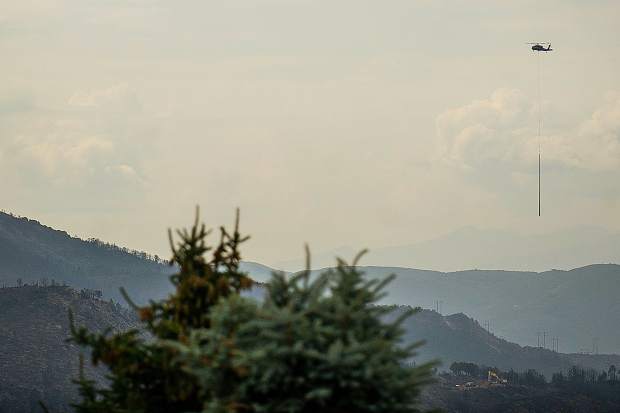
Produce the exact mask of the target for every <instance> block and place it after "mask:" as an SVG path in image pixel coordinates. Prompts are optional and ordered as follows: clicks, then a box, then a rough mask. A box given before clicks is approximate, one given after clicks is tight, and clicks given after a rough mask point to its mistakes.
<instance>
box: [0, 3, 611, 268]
mask: <svg viewBox="0 0 620 413" xmlns="http://www.w3.org/2000/svg"><path fill="white" fill-rule="evenodd" d="M618 15H620V4H619V3H617V2H613V1H597V2H588V3H581V2H560V1H552V2H547V3H545V4H539V3H538V2H533V1H523V2H518V3H511V4H506V3H503V2H502V3H497V2H491V1H476V2H460V1H457V2H447V1H436V2H429V1H418V2H408V1H401V0H399V1H395V2H393V3H390V4H389V5H386V4H379V3H373V2H367V1H362V2H353V1H342V2H336V3H334V2H330V3H327V2H310V1H305V0H292V1H282V0H263V1H260V2H255V1H227V2H186V3H183V4H180V3H167V2H164V1H152V2H147V1H141V0H136V1H131V2H127V3H123V2H105V3H96V2H75V1H69V0H45V1H42V2H36V3H35V2H19V3H14V2H12V3H11V4H7V6H6V7H4V8H3V10H2V11H0V52H2V54H3V55H4V56H11V59H10V61H7V62H6V63H5V64H4V65H3V66H2V68H0V74H1V75H2V78H3V82H2V84H1V85H0V174H2V176H3V184H4V185H3V191H2V195H0V208H2V209H5V210H8V211H11V212H14V213H16V214H19V215H24V216H28V217H30V218H35V219H37V220H40V221H41V222H42V223H44V224H46V225H50V226H53V227H56V228H59V229H63V230H66V231H68V232H70V233H72V234H76V235H78V236H81V237H84V238H87V237H97V238H101V239H104V240H108V241H111V242H115V243H117V244H119V245H124V246H128V247H130V248H136V249H140V250H146V251H149V252H152V253H156V254H159V255H161V256H167V255H168V246H167V238H166V232H165V231H166V229H167V228H169V227H172V228H176V227H184V226H187V225H189V224H190V223H191V222H192V218H193V213H194V206H195V205H197V204H198V205H200V206H201V208H202V218H203V220H204V221H205V222H206V223H207V224H208V225H209V226H213V227H216V226H218V225H221V224H226V225H229V224H231V223H232V221H233V218H234V209H235V208H236V207H240V208H241V214H242V217H241V223H242V227H241V228H242V230H243V231H244V232H245V233H249V234H250V235H252V237H253V239H252V240H251V241H250V242H249V243H248V244H247V247H246V249H245V251H244V258H245V259H247V260H250V261H256V262H260V263H264V264H267V265H275V264H277V263H281V262H284V261H287V260H291V259H295V258H296V257H299V256H300V253H301V252H302V251H303V245H304V243H306V242H307V243H309V244H310V246H311V248H312V249H313V250H314V251H320V252H323V251H325V252H330V251H334V250H338V248H340V247H341V246H346V247H348V248H351V249H354V250H358V249H361V248H364V247H370V248H371V250H376V249H381V247H392V246H401V245H413V244H418V243H421V242H425V241H428V240H432V239H437V238H441V237H443V236H444V235H445V234H451V233H453V232H455V231H457V230H459V229H460V228H463V227H472V228H477V229H479V230H481V231H504V232H508V233H513V234H519V235H520V236H523V237H531V236H534V235H535V234H553V233H562V232H565V231H570V230H571V229H574V228H583V227H600V228H604V229H606V230H608V231H609V232H610V233H614V234H617V233H618V232H620V219H618V211H620V185H618V182H620V79H619V78H618V75H617V73H619V72H620V42H619V41H618V39H619V38H620V29H619V28H618V25H617V16H618ZM529 41H550V42H551V43H552V45H553V48H554V49H555V50H554V52H552V53H550V54H547V55H543V56H540V57H541V59H542V66H541V67H542V72H541V76H542V99H543V138H542V148H543V149H542V151H543V192H542V193H543V198H542V214H543V216H542V217H541V218H539V217H538V216H537V198H536V197H537V187H536V180H537V177H536V173H537V164H536V161H537V154H536V150H537V140H536V136H535V135H536V116H537V115H536V87H535V81H536V61H535V57H536V56H535V55H534V53H532V52H531V50H530V49H529V47H528V46H527V45H525V43H526V42H529ZM574 241H575V242H578V238H575V240H574ZM592 248H594V247H592ZM451 253H453V254H456V253H457V251H446V254H451ZM585 253H589V254H591V256H595V255H596V253H597V251H595V250H594V249H593V250H592V251H585ZM573 254H574V252H570V251H568V250H566V251H565V252H564V253H561V252H558V253H557V256H554V260H556V261H557V262H566V263H567V262H571V259H572V255H573ZM371 257H372V254H371V255H370V256H369V257H368V258H367V263H368V262H372V259H371ZM463 269H465V268H463Z"/></svg>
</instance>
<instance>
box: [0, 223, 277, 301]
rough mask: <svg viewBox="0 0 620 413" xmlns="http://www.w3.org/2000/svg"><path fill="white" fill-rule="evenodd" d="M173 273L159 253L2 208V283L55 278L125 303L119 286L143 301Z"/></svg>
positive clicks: (248, 266) (157, 293)
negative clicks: (85, 236) (85, 235)
mask: <svg viewBox="0 0 620 413" xmlns="http://www.w3.org/2000/svg"><path fill="white" fill-rule="evenodd" d="M162 236H165V235H164V234H163V232H162ZM167 258H168V257H166V259H167ZM243 268H244V269H245V270H247V271H249V272H256V273H257V274H258V275H264V274H267V273H269V272H270V269H269V268H267V267H265V266H262V265H260V264H254V263H243ZM172 272H174V269H173V268H171V267H170V266H169V265H168V264H167V261H166V260H164V259H162V258H160V257H158V256H153V255H151V254H148V253H145V252H141V251H133V250H129V249H127V248H123V247H119V246H116V245H114V244H110V243H106V242H104V241H101V240H98V239H88V240H82V239H80V238H76V237H72V236H70V235H69V234H67V233H66V232H64V231H60V230H56V229H53V228H50V227H48V226H45V225H42V224H41V223H39V222H38V221H35V220H30V219H28V218H23V217H16V216H13V215H10V214H7V213H3V212H0V285H5V286H16V285H18V284H19V283H22V284H23V283H28V282H32V281H39V282H45V283H51V282H52V280H54V281H55V282H57V283H59V284H63V283H65V284H68V285H71V286H73V287H76V288H89V289H95V290H101V291H102V293H103V297H106V298H113V299H114V300H115V301H121V302H124V299H123V298H122V296H121V294H120V293H119V288H120V287H124V288H125V289H126V290H127V291H128V292H129V294H130V295H131V297H132V299H133V300H134V301H136V302H138V303H144V302H146V301H147V300H149V299H151V298H161V297H163V296H164V295H166V294H167V293H169V292H170V291H171V287H170V281H169V279H168V276H169V275H170V274H171V273H172Z"/></svg>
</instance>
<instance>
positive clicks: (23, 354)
mask: <svg viewBox="0 0 620 413" xmlns="http://www.w3.org/2000/svg"><path fill="white" fill-rule="evenodd" d="M69 309H71V310H72V311H73V313H74V315H75V322H76V324H78V325H81V326H86V327H88V328H89V329H90V330H91V331H103V330H105V329H106V328H108V327H111V328H112V329H113V330H116V331H122V330H126V329H130V328H138V329H140V328H141V325H140V323H139V321H138V320H137V317H136V316H135V314H134V312H133V311H132V310H128V309H126V308H124V307H123V306H121V305H119V304H118V303H115V302H110V301H106V300H102V299H100V298H99V297H98V296H97V293H96V292H95V291H93V290H80V291H78V290H75V289H73V288H71V287H68V286H58V285H47V286H41V284H39V285H37V283H35V284H34V285H22V286H20V287H4V288H0V333H1V334H0V412H11V413H30V412H40V411H41V409H40V406H39V404H38V403H39V401H43V402H44V403H45V405H46V406H47V407H48V408H49V409H50V411H68V406H69V404H70V403H71V402H74V401H75V400H76V398H77V391H76V387H75V385H74V384H73V383H72V379H75V378H76V377H77V375H78V360H79V354H80V352H81V349H80V348H78V347H76V346H75V345H73V344H71V343H69V342H67V341H66V340H67V338H68V337H69V335H70V331H69V320H68V310H69ZM392 309H393V312H392V313H391V314H390V317H397V316H398V315H399V314H400V313H401V312H402V311H405V310H408V308H407V307H405V306H394V307H393V308H392ZM404 328H405V329H406V340H407V342H416V341H419V340H422V339H424V340H426V344H425V345H424V346H422V347H421V348H420V349H419V354H418V356H417V357H416V358H415V359H414V360H412V362H417V363H419V362H422V361H427V360H435V359H439V360H441V361H442V365H443V367H442V368H443V369H447V368H448V367H449V365H450V364H451V363H452V362H453V361H463V360H467V361H470V362H475V363H477V364H481V365H487V366H496V367H499V368H500V369H503V370H508V369H514V370H517V371H524V370H527V369H528V368H535V369H538V370H539V371H541V372H544V373H545V374H547V375H550V374H551V373H553V372H556V371H560V370H564V371H566V370H567V369H568V368H569V367H570V366H571V365H573V364H578V365H581V366H583V367H587V368H589V367H591V368H596V369H597V370H603V369H605V370H606V369H607V368H608V367H609V365H610V364H615V365H620V356H617V355H616V356H609V355H607V356H603V355H599V356H592V355H579V354H559V353H555V352H552V351H550V350H545V349H540V348H531V347H522V346H519V345H517V344H514V343H510V342H507V341H506V340H502V339H499V338H497V337H495V336H493V335H492V334H489V333H488V332H487V331H486V330H485V329H483V328H482V327H481V326H480V325H479V323H478V322H476V321H475V320H473V319H471V318H469V317H467V316H465V315H464V314H454V315H450V316H441V315H440V314H438V313H436V312H434V311H430V310H424V311H421V312H419V313H418V314H416V315H414V316H412V317H411V318H409V319H408V320H407V321H406V322H405V324H404ZM85 356H86V357H85V360H86V367H87V368H86V372H85V373H86V375H87V377H88V378H92V379H95V380H98V381H100V382H103V381H104V380H105V379H104V373H105V372H104V371H103V370H101V369H94V368H91V367H90V366H89V364H88V360H89V357H88V355H87V354H85ZM444 396H445V395H442V394H435V395H433V396H432V400H431V405H434V402H433V400H436V399H438V398H442V397H444Z"/></svg>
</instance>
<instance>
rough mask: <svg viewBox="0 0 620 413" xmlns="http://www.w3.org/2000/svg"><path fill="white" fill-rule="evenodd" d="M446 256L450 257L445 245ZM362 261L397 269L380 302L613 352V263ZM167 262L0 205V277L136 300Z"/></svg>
mask: <svg viewBox="0 0 620 413" xmlns="http://www.w3.org/2000/svg"><path fill="white" fill-rule="evenodd" d="M610 242H611V241H610ZM611 245H612V246H613V243H612V244H611ZM483 247H484V245H482V246H479V247H477V248H483ZM472 248H473V247H472ZM489 254H490V255H492V251H489ZM371 256H372V254H371V255H370V256H369V257H365V258H364V260H368V259H370V257H371ZM445 256H446V259H447V260H448V259H449V258H450V257H449V256H450V254H448V253H446V254H445ZM524 259H527V258H524ZM243 269H244V270H245V271H248V272H249V273H250V275H251V276H252V277H253V278H255V279H257V280H259V281H264V280H265V279H267V278H268V276H269V274H270V272H271V269H270V268H269V267H266V266H263V265H260V264H256V263H249V262H244V263H243ZM363 270H364V271H365V272H366V273H367V275H368V276H369V277H372V278H383V277H385V276H387V275H389V274H391V273H395V274H397V275H398V277H397V278H396V280H395V281H394V282H393V283H391V284H390V285H389V286H388V288H387V289H388V292H389V294H388V296H387V298H386V299H385V300H384V303H385V304H399V305H410V306H414V307H415V306H420V307H424V308H435V307H441V308H437V309H439V310H441V312H442V313H464V314H467V315H468V316H470V317H473V318H474V319H476V320H478V321H479V323H480V324H482V325H488V326H489V327H490V330H491V331H492V332H493V333H494V334H495V335H497V336H499V337H504V338H505V339H506V340H509V341H513V342H517V343H520V344H522V345H530V346H533V347H536V346H538V345H539V344H540V345H541V346H543V344H544V345H545V346H546V347H549V348H551V343H552V339H553V340H555V338H556V337H557V338H558V343H559V349H560V350H561V351H565V352H587V351H594V352H596V350H597V349H598V352H600V353H620V328H618V327H617V326H619V325H620V300H618V297H619V296H620V266H618V265H614V264H605V265H590V266H585V267H581V268H576V269H573V270H570V271H560V270H552V271H546V272H542V273H536V272H523V271H496V270H487V271H484V270H470V271H459V272H449V273H443V272H436V271H425V270H415V269H409V268H399V267H370V266H368V267H363ZM173 271H174V268H172V267H170V266H169V265H167V264H166V263H165V262H164V261H162V260H161V259H159V258H158V257H153V256H150V255H149V254H146V253H143V252H136V251H128V250H126V249H124V248H121V247H117V246H114V245H110V244H107V243H105V242H102V241H99V240H81V239H79V238H75V237H71V236H69V235H68V234H67V233H66V232H63V231H59V230H55V229H52V228H49V227H47V226H44V225H42V224H40V223H39V222H37V221H33V220H29V219H27V218H20V217H15V216H11V215H9V214H5V213H0V285H5V286H15V285H17V283H18V281H19V280H21V282H22V283H26V282H29V281H30V282H32V281H37V280H41V279H45V280H47V281H48V282H51V280H52V279H53V280H55V282H57V283H59V284H62V283H65V284H68V285H70V286H73V287H75V288H89V289H94V290H101V291H102V294H103V298H106V299H107V298H113V299H114V300H115V301H120V302H124V301H123V299H122V297H121V295H120V293H119V291H118V289H119V288H120V287H125V288H126V289H127V291H128V292H129V294H130V296H131V297H132V298H133V299H134V301H136V302H138V303H143V302H146V301H147V300H148V299H151V298H154V299H157V298H161V297H163V296H165V295H166V294H168V292H170V291H171V285H170V282H169V280H168V276H169V274H171V273H172V272H173ZM255 294H260V291H259V290H257V291H255ZM436 302H438V304H439V305H437V304H436ZM487 323H488V324H487ZM539 337H540V342H539Z"/></svg>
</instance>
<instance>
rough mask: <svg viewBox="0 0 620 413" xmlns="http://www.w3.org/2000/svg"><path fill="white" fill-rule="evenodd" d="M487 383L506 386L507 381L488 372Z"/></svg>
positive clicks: (490, 371)
mask: <svg viewBox="0 0 620 413" xmlns="http://www.w3.org/2000/svg"><path fill="white" fill-rule="evenodd" d="M487 381H488V382H489V384H507V383H508V380H506V379H502V378H501V377H499V376H498V375H497V373H495V372H494V371H493V370H489V373H488V374H487Z"/></svg>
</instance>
